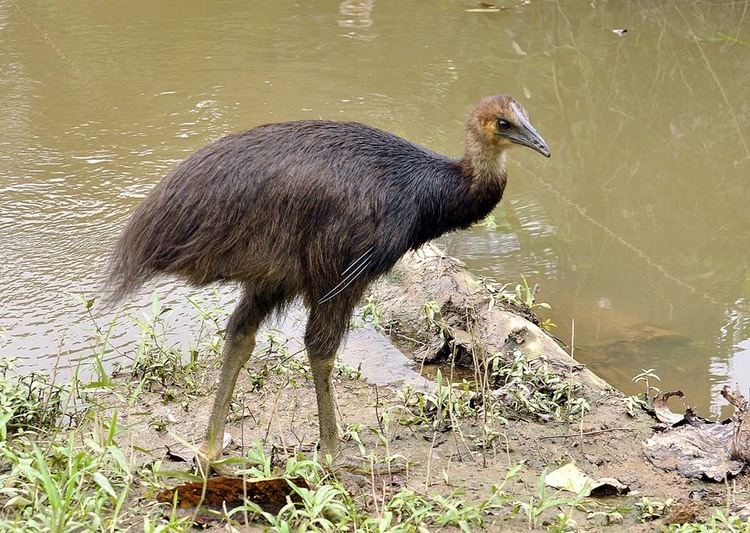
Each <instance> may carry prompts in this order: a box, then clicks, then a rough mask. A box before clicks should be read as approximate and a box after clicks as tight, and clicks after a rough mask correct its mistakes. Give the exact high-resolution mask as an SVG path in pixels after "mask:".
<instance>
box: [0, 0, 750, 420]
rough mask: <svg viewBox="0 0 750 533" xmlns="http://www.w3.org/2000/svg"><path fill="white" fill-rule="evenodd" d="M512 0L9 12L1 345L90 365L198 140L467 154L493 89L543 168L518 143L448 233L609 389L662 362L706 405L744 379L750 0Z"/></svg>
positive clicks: (41, 361)
mask: <svg viewBox="0 0 750 533" xmlns="http://www.w3.org/2000/svg"><path fill="white" fill-rule="evenodd" d="M523 4H524V5H521V6H516V4H515V2H503V3H499V6H500V7H501V9H498V10H495V11H493V10H487V9H479V10H477V9H475V8H477V7H480V6H479V5H478V4H477V3H473V2H449V1H446V2H400V3H397V2H384V1H375V0H369V1H368V0H363V1H344V2H325V1H323V2H315V3H306V2H229V1H225V2H197V1H192V0H191V1H180V2H174V1H165V2H158V3H153V2H145V1H142V0H135V1H132V2H127V3H123V2H114V3H113V2H105V3H101V2H92V1H89V0H83V1H81V2H77V3H76V6H75V8H74V9H71V8H70V6H69V5H67V4H61V3H54V2H20V1H19V2H13V1H8V2H0V72H2V75H1V76H0V102H2V112H0V254H1V255H0V287H2V289H1V290H0V328H1V329H0V332H1V334H2V336H3V340H2V346H1V348H0V349H1V350H2V352H1V353H2V355H3V356H5V357H10V356H14V357H18V358H20V363H19V364H20V366H21V367H22V368H24V369H26V370H30V369H40V370H45V369H50V368H52V367H53V366H55V365H58V366H66V365H70V364H73V363H75V361H76V360H83V361H86V360H88V358H89V350H90V345H91V341H90V335H91V332H92V330H93V326H92V324H91V322H90V320H89V319H87V318H86V316H85V313H84V312H83V311H82V307H81V306H80V305H79V304H78V303H77V302H76V300H75V295H76V294H86V295H93V294H95V293H96V290H97V288H98V286H99V284H100V281H101V276H102V267H103V264H104V260H105V258H106V256H107V254H108V253H109V250H110V248H111V246H112V244H113V242H114V240H115V238H116V236H117V234H118V232H119V231H120V229H121V228H122V227H123V225H124V223H125V221H126V220H127V218H128V216H129V214H130V213H131V211H132V210H133V208H134V207H135V205H136V204H137V203H138V202H139V201H140V199H141V198H143V196H144V195H145V194H146V193H147V192H148V191H149V190H150V189H151V187H153V185H154V184H155V183H156V182H157V181H158V180H159V179H160V177H161V176H162V175H163V174H164V173H165V172H167V171H168V169H169V168H171V167H172V166H173V165H174V164H175V163H176V162H177V161H179V160H181V159H182V158H184V157H185V156H187V155H188V154H189V153H190V152H191V151H193V150H195V149H196V148H198V147H200V146H201V145H203V144H205V143H206V142H208V141H210V140H213V139H216V138H217V137H219V136H221V135H223V134H225V133H228V132H231V131H236V130H241V129H245V128H248V127H252V126H254V125H257V124H261V123H265V122H270V121H280V120H288V119H297V118H317V117H325V118H334V119H337V118H340V119H351V120H359V121H363V122H367V123H370V124H374V125H377V126H380V127H383V128H385V129H388V130H391V131H394V132H396V133H398V134H401V135H403V136H405V137H408V138H409V139H412V140H414V141H417V142H420V143H423V144H426V145H428V146H430V147H431V148H433V149H435V150H438V151H441V152H445V153H448V154H453V155H456V156H458V155H459V154H460V153H461V148H462V135H463V133H462V131H463V124H464V121H465V118H466V114H467V110H468V108H469V107H470V106H471V104H472V103H473V102H474V101H475V100H476V99H477V98H478V97H480V96H482V95H485V94H491V93H495V92H499V91H503V92H509V93H512V94H514V95H516V96H517V97H518V98H519V99H520V100H521V101H522V102H523V103H524V105H525V106H526V107H527V108H528V109H529V110H530V112H531V115H532V118H533V120H534V123H535V124H536V125H537V126H538V129H539V131H540V132H542V134H543V135H544V136H545V138H546V139H547V141H548V143H549V145H550V146H551V148H552V152H553V158H552V159H551V160H545V159H544V158H541V157H539V156H538V155H537V154H535V153H533V152H531V151H529V150H522V149H518V150H516V151H515V152H513V153H512V154H511V158H510V159H511V160H510V162H509V173H510V182H509V186H508V189H507V191H506V196H505V199H504V201H503V203H502V204H501V206H500V207H499V208H498V209H497V210H496V212H495V214H494V216H495V218H494V224H489V225H487V226H482V227H477V228H474V229H472V230H471V231H468V232H462V233H457V234H454V235H450V236H448V237H445V238H443V239H441V241H440V243H441V244H442V245H443V246H444V247H445V248H446V249H447V251H448V253H450V254H452V255H455V256H457V257H459V258H462V259H463V260H465V261H466V262H467V263H468V265H469V266H470V267H471V268H472V269H473V270H475V271H476V272H478V273H480V274H483V275H487V276H492V277H495V278H497V279H499V280H502V281H504V282H511V283H515V282H516V281H517V280H519V279H520V276H521V275H522V274H523V275H524V276H526V277H527V278H528V279H529V280H530V282H531V283H532V284H538V285H539V286H540V291H539V294H538V296H539V299H540V300H542V301H546V302H549V303H550V304H551V305H552V306H553V310H552V311H551V313H550V314H549V316H550V317H551V319H552V320H553V321H554V322H556V323H557V324H558V328H557V330H556V333H557V335H558V336H559V337H561V338H562V339H563V340H566V341H568V342H570V340H571V329H572V328H571V325H572V324H573V323H574V324H575V355H576V357H577V358H578V359H580V360H581V361H583V362H585V363H587V364H589V365H590V366H591V367H592V369H593V370H595V371H596V372H597V373H599V374H600V375H602V376H603V377H604V378H606V379H608V380H609V381H610V382H612V383H613V384H614V385H615V386H617V387H620V388H622V389H624V390H626V391H628V392H632V391H635V390H637V386H636V385H634V384H633V383H632V382H631V378H632V376H633V375H634V374H636V373H637V372H638V371H639V370H640V369H641V368H654V369H656V370H655V371H656V372H657V373H658V374H659V375H661V376H662V378H663V381H662V383H661V386H662V387H664V388H672V387H680V388H682V389H684V390H685V392H686V393H687V395H688V398H689V403H691V404H693V405H697V406H698V407H699V408H700V410H701V411H703V412H704V413H707V412H710V411H713V412H716V411H717V410H718V408H719V406H720V405H721V401H720V400H719V399H718V394H717V391H718V389H719V388H720V387H721V386H722V385H723V384H724V383H728V382H739V383H740V384H741V386H742V387H743V388H745V389H747V387H748V386H750V319H749V318H748V317H749V315H750V224H748V222H750V215H749V212H750V211H749V210H748V205H749V202H750V182H749V181H748V180H750V100H748V98H747V96H748V94H750V15H749V14H748V11H750V7H749V6H748V2H731V1H718V2H690V1H688V2H650V1H634V2H627V3H626V2H601V1H594V2H565V3H563V2H551V1H536V0H532V1H531V2H523ZM616 29H627V32H626V33H624V34H623V32H619V34H618V33H616V32H613V30H616ZM154 288H155V289H156V290H157V291H158V293H159V294H160V295H161V297H162V298H163V299H164V300H165V302H167V303H169V304H170V305H171V306H172V307H173V311H172V314H171V322H172V325H173V328H174V329H175V331H176V335H177V336H178V337H179V336H188V335H189V332H190V329H191V327H192V325H193V324H194V321H195V319H194V315H193V313H192V312H191V311H190V306H189V305H188V304H187V303H186V301H185V298H184V296H185V295H186V294H190V293H195V291H191V290H189V289H186V288H185V287H182V286H180V285H179V284H176V283H174V282H171V281H162V282H160V283H158V284H155V285H152V286H151V287H149V288H148V289H147V290H146V291H145V293H144V295H143V296H142V297H139V298H135V299H134V300H133V301H131V302H130V303H129V304H128V306H127V308H126V312H129V313H135V314H139V313H141V312H142V311H144V310H145V309H146V308H147V305H148V300H149V297H148V294H147V293H148V292H149V291H151V290H153V289H154ZM223 298H224V300H225V301H228V300H231V298H232V296H231V292H230V291H226V290H224V291H223ZM95 310H96V311H97V315H98V317H97V318H98V320H99V321H100V323H105V322H106V321H108V320H110V319H111V318H112V316H113V313H112V312H109V311H103V310H99V308H98V307H95ZM134 336H135V333H134V329H133V327H132V326H131V325H129V324H128V323H127V321H124V322H122V321H121V324H120V325H119V326H118V327H117V328H116V329H115V342H116V343H119V344H120V345H126V344H127V343H128V342H129V341H131V340H132V339H133V338H134ZM368 342H369V341H367V339H366V337H365V340H364V341H362V342H360V341H357V340H356V339H355V341H353V342H350V346H357V350H364V352H365V353H368V352H367V350H366V349H365V348H364V347H366V345H367V343H368ZM381 348H382V347H378V348H374V349H373V350H372V351H371V352H369V353H374V352H377V353H382V350H385V348H382V350H381ZM366 357H372V356H370V355H366ZM375 373H377V372H375Z"/></svg>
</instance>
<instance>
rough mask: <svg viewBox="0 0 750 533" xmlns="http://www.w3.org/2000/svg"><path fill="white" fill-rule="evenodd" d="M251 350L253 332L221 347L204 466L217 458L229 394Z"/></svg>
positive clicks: (253, 337)
mask: <svg viewBox="0 0 750 533" xmlns="http://www.w3.org/2000/svg"><path fill="white" fill-rule="evenodd" d="M254 349H255V331H251V332H248V333H247V334H246V335H241V336H239V338H235V339H229V340H227V341H226V344H225V345H224V352H223V354H222V364H221V376H220V377H219V387H218V389H217V391H216V397H215V398H214V405H213V408H212V409H211V418H209V420H208V429H207V430H206V442H205V445H204V453H205V456H206V462H207V463H211V462H212V461H215V460H216V459H218V458H219V457H221V450H222V441H223V440H224V428H225V425H226V420H227V415H228V414H229V406H230V404H231V403H232V394H233V393H234V387H235V385H236V384H237V377H238V376H239V374H240V371H241V370H242V367H243V366H245V363H247V361H248V359H250V356H251V355H252V353H253V350H254Z"/></svg>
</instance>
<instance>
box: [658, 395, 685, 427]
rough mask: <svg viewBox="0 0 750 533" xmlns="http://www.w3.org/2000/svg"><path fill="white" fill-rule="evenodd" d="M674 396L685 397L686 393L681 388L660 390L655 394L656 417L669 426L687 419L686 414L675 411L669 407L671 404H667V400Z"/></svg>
mask: <svg viewBox="0 0 750 533" xmlns="http://www.w3.org/2000/svg"><path fill="white" fill-rule="evenodd" d="M673 396H674V397H676V398H684V397H685V393H683V392H682V391H681V390H676V391H668V392H660V393H659V394H657V395H656V396H654V401H653V404H654V412H656V418H657V419H659V421H660V422H664V423H665V424H667V425H669V426H674V425H675V424H679V423H680V422H682V421H683V420H685V415H681V414H679V413H675V412H674V411H672V410H671V409H670V408H669V405H667V401H668V400H669V399H670V398H672V397H673Z"/></svg>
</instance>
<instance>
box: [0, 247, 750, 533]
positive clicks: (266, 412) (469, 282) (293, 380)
mask: <svg viewBox="0 0 750 533" xmlns="http://www.w3.org/2000/svg"><path fill="white" fill-rule="evenodd" d="M92 305H94V304H93V302H89V303H87V308H88V309H91V306H92ZM538 305H539V304H538V303H537V302H535V301H534V295H533V291H532V290H531V289H529V288H528V287H527V286H525V284H523V283H522V284H519V285H518V287H515V286H513V287H502V286H500V285H498V284H496V283H494V282H491V281H489V280H480V279H477V278H475V277H474V276H472V275H471V274H470V273H468V272H467V271H466V270H465V269H464V268H463V267H462V265H461V264H460V263H459V262H457V261H455V260H453V259H451V258H448V257H443V256H442V255H440V254H439V252H437V251H436V250H435V249H433V248H428V249H425V250H422V251H421V252H420V253H418V254H413V255H410V256H408V257H407V258H406V259H405V260H404V261H402V262H401V263H400V264H399V266H398V267H397V269H395V270H394V272H393V273H392V274H390V275H389V276H388V277H387V278H386V279H384V280H383V281H382V282H381V283H379V284H378V285H377V286H375V287H374V288H373V292H372V295H371V297H370V298H368V300H367V301H366V302H364V303H363V306H362V308H361V310H360V316H359V317H358V318H357V319H356V320H355V327H360V328H362V327H366V328H375V329H376V330H378V331H383V332H384V333H387V334H388V335H390V338H391V339H392V340H393V341H394V342H395V343H396V344H397V345H398V346H399V348H400V349H401V350H402V351H403V352H404V353H406V354H407V355H409V356H410V357H412V358H413V359H415V363H414V366H415V368H416V369H420V368H422V369H427V370H429V371H430V372H428V373H427V374H428V375H429V376H431V379H432V381H433V382H434V383H435V386H434V387H432V388H431V387H425V386H421V385H419V384H418V382H416V381H414V382H413V385H410V386H403V385H402V384H398V383H394V384H391V385H388V386H383V385H380V386H377V385H373V384H371V383H368V382H367V381H366V380H364V379H363V376H362V372H361V369H360V368H358V367H357V366H354V365H352V364H346V363H339V364H338V365H337V367H336V370H335V387H336V401H337V406H338V415H339V423H340V425H341V428H342V435H343V437H342V438H343V443H342V446H343V450H344V452H345V453H346V454H347V455H349V456H357V457H360V458H361V460H362V462H363V463H364V464H385V465H391V469H390V472H387V469H385V472H387V473H384V472H378V473H370V474H367V475H364V476H348V475H344V474H343V473H340V472H339V473H333V474H332V473H330V472H328V471H326V470H325V469H324V468H322V467H321V466H320V463H319V461H318V458H317V456H316V449H315V446H316V440H317V431H318V430H317V418H316V410H315V395H314V390H313V386H312V382H311V379H310V375H309V369H308V367H307V363H306V361H305V359H304V353H301V352H300V351H299V350H298V349H297V344H296V342H295V340H294V339H291V338H288V337H286V336H285V335H284V334H283V333H281V332H279V331H276V330H266V331H265V332H264V333H263V335H262V340H263V341H264V342H262V343H259V344H260V345H259V350H258V352H259V353H258V354H257V355H256V356H254V357H253V358H252V359H251V360H250V363H249V364H248V367H247V369H246V370H245V371H244V372H243V373H242V374H241V377H240V380H239V383H238V385H237V389H236V391H235V397H234V402H233V406H232V410H231V414H230V419H229V422H228V428H227V431H228V436H227V439H226V444H227V446H226V449H225V456H226V457H227V464H226V466H227V467H228V468H231V469H233V470H234V471H235V474H237V475H240V476H244V477H246V478H247V479H255V478H259V477H261V478H268V477H272V476H283V475H287V476H289V477H293V478H298V477H300V476H301V477H302V478H304V479H305V483H306V484H307V485H308V486H309V487H311V488H310V490H304V489H298V491H297V493H296V494H297V495H298V500H301V502H299V503H298V504H297V505H292V504H290V505H288V506H286V507H284V508H283V509H281V511H280V512H278V513H274V514H263V513H261V512H260V510H259V509H258V508H256V507H253V506H252V505H245V506H240V507H237V508H234V509H232V508H226V509H223V510H221V511H220V512H219V513H218V515H217V516H215V517H208V516H204V514H203V513H198V512H197V511H196V510H195V509H194V508H192V507H190V506H189V505H185V506H181V504H176V505H175V504H174V502H172V501H171V500H170V502H167V503H165V502H163V501H162V502H160V501H159V494H163V493H164V491H165V490H168V489H170V488H171V487H174V486H175V485H177V484H179V483H183V482H185V481H187V480H194V479H196V478H195V477H194V476H193V475H192V473H191V472H192V458H193V456H194V455H195V452H196V451H197V443H199V442H200V439H201V437H202V432H203V430H204V428H205V426H206V423H207V420H208V413H209V410H210V405H211V400H212V396H211V394H212V392H213V390H214V387H215V384H216V379H217V374H218V356H219V353H220V349H221V343H222V338H221V327H222V324H223V322H222V321H223V316H222V310H221V309H219V308H218V307H216V306H213V305H203V306H197V309H198V313H197V314H198V326H197V331H198V332H199V333H197V335H196V341H195V343H194V347H193V348H191V349H190V350H189V351H188V353H182V352H181V351H179V350H177V349H175V348H174V347H172V346H169V345H168V344H166V343H165V340H164V339H165V335H164V319H165V310H164V309H162V308H161V307H160V306H159V303H158V301H157V300H154V304H153V306H152V309H151V317H150V318H149V319H144V320H139V322H138V324H137V327H138V328H139V329H140V333H141V335H140V341H139V343H138V344H137V345H136V346H134V347H133V350H132V351H131V352H129V353H126V354H122V355H123V356H124V357H126V358H127V357H130V358H131V361H130V362H129V363H128V364H123V365H121V366H120V367H119V368H115V369H113V371H111V372H105V371H104V366H103V365H101V364H99V365H98V366H97V367H98V368H99V371H98V374H97V377H96V379H94V380H92V381H90V382H88V383H85V384H84V383H81V382H79V381H77V380H74V381H73V382H72V383H70V384H67V385H65V386H58V385H54V384H50V383H49V381H48V380H45V378H43V377H40V376H36V377H26V378H24V379H23V380H21V381H16V380H14V379H13V378H11V373H10V372H9V371H7V370H6V371H4V374H3V380H2V390H1V391H0V401H1V402H2V406H3V410H2V413H4V414H0V453H1V454H2V456H1V457H2V464H0V487H1V488H0V509H2V510H1V511H0V529H3V530H18V531H29V530H55V531H69V530H79V531H83V530H91V531H99V530H104V529H108V530H113V531H114V530H122V529H127V528H132V529H136V530H140V529H144V530H146V531H172V530H174V531H179V530H187V529H189V528H190V524H191V523H193V522H195V521H200V522H203V523H205V525H206V527H210V528H216V529H227V528H231V527H239V528H249V529H250V530H263V529H266V528H273V529H278V530H285V528H288V529H289V530H291V529H295V528H296V529H297V530H308V529H315V528H317V529H319V530H329V531H332V530H363V531H391V530H395V531H419V530H434V529H440V528H446V529H448V530H461V529H463V530H466V531H470V530H481V529H486V530H492V531H500V530H506V531H518V530H522V529H527V528H528V529H540V530H545V529H546V530H551V531H568V530H592V529H594V530H598V529H607V528H609V529H611V530H612V531H622V530H630V531H639V530H641V531H652V530H654V529H659V528H669V529H670V530H679V531H703V530H709V531H710V530H712V529H711V528H715V529H717V530H721V529H722V528H723V529H727V530H746V528H747V527H748V526H747V525H746V524H743V523H741V520H740V519H739V518H737V517H734V516H731V515H732V514H733V513H735V514H739V513H740V512H741V508H742V504H743V503H744V501H745V500H746V499H747V494H748V483H747V475H746V474H740V475H739V476H737V477H736V478H734V479H732V480H730V481H727V482H726V483H707V482H704V481H701V480H696V479H688V478H685V477H683V476H681V475H679V474H677V473H675V472H665V471H663V470H659V469H657V468H655V467H654V466H653V465H652V464H651V463H650V462H649V461H647V459H646V458H645V456H644V453H643V449H642V443H643V442H644V441H645V440H646V439H648V438H649V437H651V435H652V434H653V429H652V426H654V425H655V424H656V421H655V420H654V419H653V418H652V417H651V416H650V415H648V414H647V413H646V412H644V411H643V410H642V409H641V408H640V405H639V404H637V403H636V404H633V403H632V401H631V403H628V399H627V398H625V397H624V396H623V395H622V394H620V393H618V392H617V391H615V390H614V389H612V388H611V387H609V386H608V385H607V384H606V383H605V382H603V381H602V380H600V379H599V378H598V377H596V376H595V375H594V374H592V373H591V372H589V371H588V370H587V369H586V368H585V367H584V366H583V365H581V364H579V363H577V362H575V361H574V360H573V359H572V358H570V357H569V356H568V355H567V354H566V353H565V352H564V351H563V350H562V349H560V348H559V346H558V345H557V344H556V343H555V342H554V341H553V340H552V338H551V337H549V336H547V335H546V334H545V333H544V331H543V330H542V329H541V328H540V327H539V326H540V325H544V323H543V322H541V321H539V320H538V319H537V318H536V315H535V313H534V310H535V309H537V308H538V307H536V306H538ZM107 335H108V333H107V330H98V331H97V339H96V341H97V345H98V347H99V348H98V351H97V354H98V358H99V359H98V361H99V362H101V361H102V360H104V359H107V358H108V357H109V356H111V355H112V354H111V353H110V349H109V347H108V336H107ZM347 349H348V348H347V347H344V349H343V351H344V352H346V351H347ZM422 385H424V383H423V384H422ZM570 463H573V464H574V465H575V466H576V467H577V468H578V469H579V470H580V471H581V472H583V473H585V474H586V475H587V476H589V477H590V478H591V479H592V480H599V479H601V478H610V481H609V482H608V483H609V484H608V485H605V489H606V488H607V487H608V490H609V492H607V495H606V496H598V495H596V493H593V494H590V492H591V490H592V488H593V484H592V483H589V484H588V485H586V484H584V485H582V486H579V487H577V488H576V490H575V491H574V492H571V491H566V490H558V489H555V488H553V487H551V486H549V485H550V484H551V483H552V478H553V477H559V471H558V469H559V468H560V467H564V466H566V465H569V464H570ZM565 471H568V470H565ZM565 471H564V472H565ZM612 480H616V482H617V483H614V481H612ZM558 484H559V483H558ZM605 492H606V490H605ZM163 499H164V498H162V500H163ZM247 520H249V526H244V525H243V526H240V525H239V524H241V523H243V522H245V521H247ZM698 522H703V523H706V524H708V525H706V526H705V527H706V528H708V529H700V528H701V527H704V526H699V525H697V523H698ZM228 524H234V525H228ZM670 524H671V525H670ZM679 524H682V525H679ZM691 524H693V525H691ZM731 528H734V529H731ZM743 528H745V529H743Z"/></svg>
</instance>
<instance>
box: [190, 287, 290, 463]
mask: <svg viewBox="0 0 750 533" xmlns="http://www.w3.org/2000/svg"><path fill="white" fill-rule="evenodd" d="M280 302H281V297H262V296H260V295H257V294H254V293H253V292H251V290H249V289H248V288H245V292H244V293H243V295H242V298H241V299H240V301H239V303H238V304H237V307H236V308H235V310H234V312H233V313H232V316H231V317H230V318H229V322H228V323H227V328H226V341H225V343H224V351H223V353H222V362H221V375H220V377H219V387H218V389H217V391H216V397H215V399H214V405H213V408H212V409H211V418H210V419H209V421H208V429H207V430H206V437H205V441H204V444H203V450H202V451H203V457H204V459H203V460H202V461H201V464H200V465H199V466H201V467H203V473H204V474H206V475H207V474H208V471H209V468H210V465H211V462H213V461H215V460H217V459H219V458H220V457H221V451H222V441H223V440H224V428H225V426H226V420H227V414H228V413H229V406H230V405H231V403H232V395H233V393H234V387H235V385H236V384H237V377H238V376H239V374H240V371H241V370H242V367H243V366H245V363H247V360H248V359H250V356H251V355H252V353H253V350H254V349H255V333H256V331H257V330H258V327H259V326H260V323H261V322H262V321H263V319H264V318H265V317H266V315H267V314H268V313H269V312H270V310H271V309H273V307H274V306H276V305H277V304H279V303H280Z"/></svg>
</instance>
